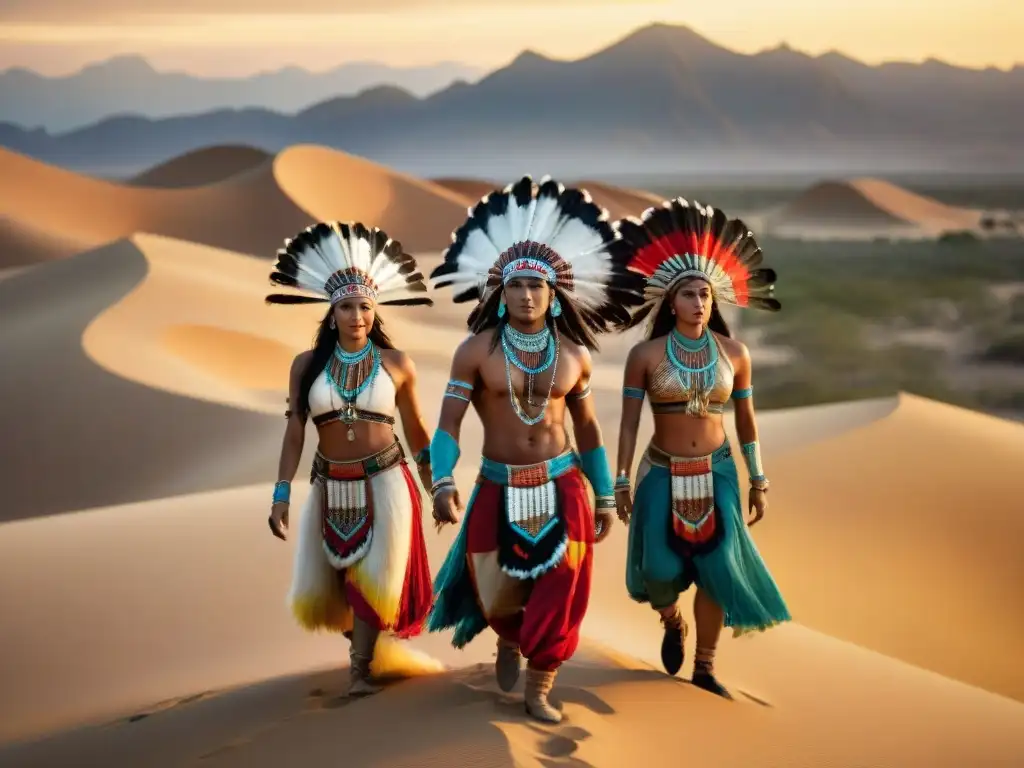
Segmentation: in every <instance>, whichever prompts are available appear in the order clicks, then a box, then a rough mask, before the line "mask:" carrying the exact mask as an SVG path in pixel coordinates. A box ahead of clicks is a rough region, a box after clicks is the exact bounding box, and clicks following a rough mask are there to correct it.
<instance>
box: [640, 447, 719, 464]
mask: <svg viewBox="0 0 1024 768" xmlns="http://www.w3.org/2000/svg"><path fill="white" fill-rule="evenodd" d="M731 456H732V448H731V447H730V446H729V443H728V441H727V442H724V443H722V445H721V446H720V447H719V448H717V449H715V450H714V451H713V452H712V453H710V454H708V455H707V456H695V457H692V458H686V459H683V458H681V457H677V456H673V455H672V454H670V453H666V452H665V451H663V450H661V449H660V448H658V446H656V445H653V444H651V445H648V446H647V460H648V461H650V462H651V464H653V465H655V466H656V467H671V466H672V462H673V461H697V460H700V459H707V458H709V459H711V463H712V464H717V463H719V462H720V461H725V460H726V459H728V458H730V457H731Z"/></svg>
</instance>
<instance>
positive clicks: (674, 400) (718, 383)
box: [647, 334, 735, 413]
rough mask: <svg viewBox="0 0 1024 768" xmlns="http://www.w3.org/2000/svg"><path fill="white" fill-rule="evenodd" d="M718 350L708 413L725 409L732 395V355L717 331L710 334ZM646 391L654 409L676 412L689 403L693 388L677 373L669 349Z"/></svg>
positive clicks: (659, 411) (655, 370) (662, 411)
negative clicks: (679, 406)
mask: <svg viewBox="0 0 1024 768" xmlns="http://www.w3.org/2000/svg"><path fill="white" fill-rule="evenodd" d="M709 335H710V337H711V342H712V343H713V344H714V345H715V351H716V352H717V354H716V355H714V357H715V358H716V359H715V360H714V366H713V367H714V384H713V386H712V387H711V390H710V392H708V393H707V398H708V407H707V411H708V413H722V412H723V411H724V410H725V404H726V403H727V402H728V401H729V397H730V395H732V388H733V378H734V375H735V373H734V371H733V367H732V361H731V360H730V359H729V355H728V354H727V353H726V351H725V350H724V349H723V348H722V342H721V341H719V340H718V338H717V337H716V336H715V335H714V334H709ZM647 392H648V394H649V396H650V398H651V408H652V410H653V411H654V413H674V412H676V411H677V410H679V409H678V408H677V407H673V406H677V405H679V404H686V403H689V401H690V397H691V390H690V389H689V388H688V387H687V386H686V384H685V383H684V381H683V380H682V379H681V377H680V376H679V375H678V371H677V368H676V366H675V365H674V364H673V362H672V360H671V359H670V358H669V354H668V352H666V354H665V357H663V358H662V360H661V362H660V363H658V367H657V368H655V369H654V373H653V374H651V376H650V378H649V379H648V382H647Z"/></svg>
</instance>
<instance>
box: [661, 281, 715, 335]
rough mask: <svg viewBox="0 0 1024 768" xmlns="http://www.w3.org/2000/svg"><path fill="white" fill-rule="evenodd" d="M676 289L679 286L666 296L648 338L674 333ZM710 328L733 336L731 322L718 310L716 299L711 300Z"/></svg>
mask: <svg viewBox="0 0 1024 768" xmlns="http://www.w3.org/2000/svg"><path fill="white" fill-rule="evenodd" d="M676 290H678V287H677V288H675V289H673V291H672V293H670V294H668V295H667V296H665V300H664V301H663V302H661V308H660V309H659V310H658V314H657V315H655V317H654V324H653V325H652V326H651V332H650V334H649V335H648V336H647V338H648V339H657V338H660V337H661V336H668V335H669V334H670V333H672V329H673V328H675V327H676V316H675V315H673V314H672V302H673V300H674V299H675V291H676ZM708 328H710V329H711V330H712V331H714V332H715V333H720V334H721V335H722V336H727V337H728V338H730V339H731V338H732V331H731V330H729V324H728V323H726V322H725V318H724V317H722V313H721V312H719V310H718V302H717V301H715V300H714V299H712V300H711V317H710V318H708Z"/></svg>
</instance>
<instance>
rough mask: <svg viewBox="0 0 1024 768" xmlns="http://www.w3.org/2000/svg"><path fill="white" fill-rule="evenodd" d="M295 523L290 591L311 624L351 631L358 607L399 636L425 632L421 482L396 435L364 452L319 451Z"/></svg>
mask: <svg viewBox="0 0 1024 768" xmlns="http://www.w3.org/2000/svg"><path fill="white" fill-rule="evenodd" d="M310 480H311V483H312V488H311V489H310V493H309V497H308V499H307V500H306V504H305V506H304V507H303V510H302V516H301V519H300V521H299V527H298V541H297V544H296V552H295V563H294V570H293V574H292V587H291V592H290V594H289V596H288V602H289V604H290V606H291V609H292V612H293V613H294V615H295V617H296V619H297V620H298V622H299V624H301V625H302V626H303V627H305V628H306V629H308V630H310V631H315V630H319V629H324V630H328V631H335V632H347V631H349V630H350V629H351V628H352V619H353V614H354V615H355V616H358V617H359V618H360V619H362V620H363V621H365V622H367V623H368V624H370V625H372V626H375V627H377V628H379V629H382V630H385V631H389V632H392V633H394V634H396V635H398V636H399V637H412V636H414V635H417V634H419V633H420V632H421V631H422V628H423V624H424V622H425V621H426V617H427V614H428V613H429V611H430V605H431V599H432V595H431V581H430V566H429V563H428V561H427V548H426V542H425V540H424V538H423V522H422V517H421V510H422V507H421V504H420V494H419V489H418V488H417V486H416V481H415V480H414V479H413V476H412V473H411V472H410V470H409V467H408V464H407V463H406V461H405V455H404V452H403V450H402V446H401V444H400V443H398V442H397V441H396V442H395V443H394V444H393V445H391V446H389V447H388V448H385V449H384V450H383V451H380V452H379V453H376V454H374V455H373V456H369V457H367V458H365V459H361V460H357V461H351V462H335V461H330V460H328V459H325V458H324V457H323V456H321V455H320V453H319V452H318V453H317V455H316V457H315V459H314V461H313V469H312V472H311V478H310Z"/></svg>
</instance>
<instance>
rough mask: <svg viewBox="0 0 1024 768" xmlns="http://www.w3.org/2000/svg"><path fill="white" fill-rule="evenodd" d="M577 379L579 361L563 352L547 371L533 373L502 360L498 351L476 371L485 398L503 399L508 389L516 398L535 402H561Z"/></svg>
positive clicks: (501, 355)
mask: <svg viewBox="0 0 1024 768" xmlns="http://www.w3.org/2000/svg"><path fill="white" fill-rule="evenodd" d="M579 377H580V364H579V361H578V360H576V359H575V357H574V356H572V355H569V354H565V353H564V351H563V352H561V353H560V354H559V355H558V356H557V358H556V359H555V361H554V362H553V363H552V364H551V365H550V366H549V367H548V368H547V369H545V370H543V371H538V372H536V373H534V372H531V371H524V370H522V368H520V367H519V366H517V365H516V364H515V362H510V361H508V360H506V358H505V354H504V353H503V352H502V350H501V349H500V348H499V349H497V350H495V352H494V353H492V354H491V355H490V356H489V357H488V358H487V360H486V361H485V363H484V365H483V367H482V368H481V371H480V378H481V380H482V382H483V385H484V390H485V391H486V393H487V394H492V395H494V394H497V395H501V396H507V395H508V391H509V387H511V388H512V391H513V392H514V393H515V394H516V395H518V396H520V397H523V398H529V399H532V400H535V401H536V400H543V399H546V398H548V397H550V398H552V399H561V398H564V397H565V396H566V395H567V394H568V393H569V392H570V391H572V389H573V387H575V386H576V382H577V381H578V380H579ZM549 393H550V394H549Z"/></svg>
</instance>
